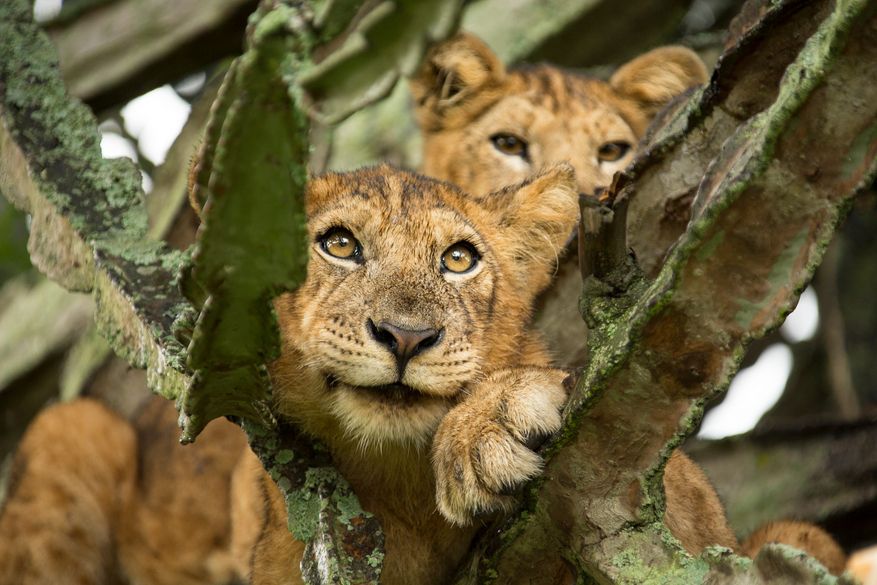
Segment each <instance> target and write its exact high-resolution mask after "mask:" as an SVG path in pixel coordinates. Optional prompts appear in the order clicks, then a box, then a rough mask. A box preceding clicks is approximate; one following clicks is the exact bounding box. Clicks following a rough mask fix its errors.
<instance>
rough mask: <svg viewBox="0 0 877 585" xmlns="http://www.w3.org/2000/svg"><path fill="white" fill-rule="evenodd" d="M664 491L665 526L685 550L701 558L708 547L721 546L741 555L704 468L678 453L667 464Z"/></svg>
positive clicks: (723, 510)
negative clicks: (701, 553) (701, 554)
mask: <svg viewBox="0 0 877 585" xmlns="http://www.w3.org/2000/svg"><path fill="white" fill-rule="evenodd" d="M664 492H665V493H666V495H667V511H666V513H665V514H664V524H665V525H666V526H667V528H669V529H670V532H671V533H672V534H673V536H675V537H676V538H678V539H679V541H680V542H681V543H682V546H683V547H684V548H685V550H687V551H688V552H689V553H691V554H693V555H699V554H700V552H701V551H702V550H703V549H704V548H705V547H707V546H712V545H715V544H718V545H720V546H724V547H727V548H730V549H731V550H733V551H734V552H739V549H740V545H739V543H738V542H737V537H736V536H735V535H734V531H733V530H731V526H730V524H728V518H727V516H726V515H725V509H724V507H722V503H721V502H720V501H719V496H718V495H717V494H716V490H715V489H714V488H713V485H712V484H711V483H710V481H709V479H707V477H706V475H704V473H703V471H702V470H701V469H700V467H698V466H697V464H696V463H695V462H694V461H692V460H691V459H689V458H688V456H687V455H685V454H684V453H682V452H681V451H674V452H673V455H671V456H670V460H669V461H667V467H666V468H665V469H664Z"/></svg>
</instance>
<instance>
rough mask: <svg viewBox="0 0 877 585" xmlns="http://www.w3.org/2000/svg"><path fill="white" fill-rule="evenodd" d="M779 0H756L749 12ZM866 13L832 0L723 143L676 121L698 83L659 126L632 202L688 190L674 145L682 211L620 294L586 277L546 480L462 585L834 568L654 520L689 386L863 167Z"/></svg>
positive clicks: (807, 247) (694, 578)
mask: <svg viewBox="0 0 877 585" xmlns="http://www.w3.org/2000/svg"><path fill="white" fill-rule="evenodd" d="M765 6H767V5H765ZM783 9H788V4H778V3H774V4H771V5H770V7H769V8H768V11H767V13H766V15H765V16H764V17H763V18H765V19H770V18H771V15H772V14H776V13H775V12H771V11H782V10H783ZM875 23H877V5H875V4H874V3H870V4H868V3H865V2H841V3H839V4H838V6H836V7H835V8H834V9H833V10H832V11H831V12H830V14H829V15H828V16H827V17H826V18H825V19H824V20H823V21H822V22H821V23H819V25H818V27H819V28H818V30H817V31H816V32H815V33H814V34H813V36H812V37H811V38H810V39H809V40H808V41H807V42H806V45H805V46H804V48H803V49H802V50H801V52H800V54H799V55H798V56H797V58H796V59H795V60H794V62H793V63H792V64H791V65H790V66H789V67H788V69H787V70H786V72H785V74H784V76H783V79H782V84H781V85H780V88H779V91H778V92H774V95H775V101H774V102H773V103H772V104H770V105H769V107H767V108H766V109H764V111H760V110H761V109H763V108H761V107H757V108H750V109H749V118H748V120H747V121H746V122H745V123H744V124H742V125H740V126H739V128H736V130H735V129H734V128H735V127H736V125H734V124H731V125H729V128H730V129H731V130H733V133H732V136H731V137H730V139H729V140H727V142H725V143H724V144H723V146H722V148H721V149H720V150H716V151H713V150H711V149H704V150H701V149H699V148H698V145H700V144H702V136H703V134H700V133H696V132H692V129H693V128H692V126H693V125H692V124H691V123H690V122H691V121H692V120H698V119H700V120H702V119H703V116H704V115H705V112H703V110H699V109H697V108H696V104H697V103H698V100H699V99H701V98H700V97H699V96H695V98H694V99H692V100H691V101H690V102H688V104H686V105H684V106H683V108H682V110H681V111H682V112H683V114H682V115H679V114H677V115H676V117H674V118H673V120H671V121H670V123H668V124H667V125H666V126H665V127H664V129H663V130H661V133H663V135H664V136H668V137H672V139H671V140H669V143H670V144H671V145H672V146H669V147H668V146H664V145H667V144H668V140H666V139H665V140H659V145H662V146H656V147H655V148H653V149H652V150H651V154H650V155H647V157H646V158H643V159H640V161H639V162H638V164H636V165H634V167H633V168H634V183H633V185H634V187H633V188H634V189H635V194H634V195H633V196H632V197H633V198H634V199H633V201H632V206H631V207H632V208H633V203H635V202H636V201H637V198H638V197H640V196H641V195H642V194H643V193H647V192H650V191H655V192H657V191H658V190H661V189H663V190H664V191H665V192H666V191H670V192H680V191H682V190H683V189H690V188H691V187H686V185H688V184H690V181H691V180H692V179H693V178H694V175H689V174H688V173H686V172H679V169H678V168H677V167H678V166H681V165H680V156H682V157H683V158H682V160H685V159H684V156H683V154H682V153H685V152H687V153H689V154H688V157H689V158H690V159H694V160H696V161H697V162H698V164H700V165H703V168H704V169H706V173H705V175H704V177H703V180H701V181H698V182H699V185H698V184H697V183H695V186H696V187H697V190H696V195H695V198H694V216H693V219H692V221H691V223H690V224H689V227H688V229H687V230H686V232H685V233H684V234H683V235H682V237H681V238H680V239H679V241H678V242H677V243H676V245H675V247H674V248H673V250H672V251H671V252H670V254H669V257H668V259H667V261H666V262H665V263H664V265H663V267H662V268H661V270H660V273H659V274H658V276H657V278H656V279H655V280H654V281H653V282H651V283H643V284H642V285H636V284H634V285H633V286H631V287H630V288H629V289H628V291H627V293H626V294H627V296H628V298H629V299H630V300H629V301H628V302H625V301H624V299H620V300H615V301H612V300H611V299H610V298H608V297H597V298H589V297H588V293H589V292H592V293H593V292H598V293H599V292H600V291H601V289H600V287H595V286H592V287H589V286H588V284H587V283H586V286H585V293H584V297H585V298H584V301H583V302H584V304H585V314H586V316H587V318H588V319H589V321H590V322H591V323H592V324H593V326H594V327H595V328H596V329H597V332H598V335H595V336H592V338H593V342H592V344H591V347H590V350H591V357H590V360H589V363H588V364H587V367H586V369H585V372H584V374H583V375H582V377H581V379H580V380H579V384H578V385H577V387H576V391H575V393H574V395H573V397H572V399H571V401H570V404H569V406H568V407H567V413H566V415H567V423H566V426H565V430H564V432H563V433H562V435H561V437H560V438H559V439H558V441H557V442H556V443H555V445H554V446H552V447H550V448H549V449H548V452H547V455H548V456H549V457H550V460H549V462H548V464H547V466H546V470H545V476H544V478H543V479H542V480H540V481H537V482H534V484H533V485H532V486H531V487H530V489H529V490H528V491H527V495H526V498H525V501H524V505H523V506H522V508H521V510H520V511H518V512H517V513H516V514H515V515H513V516H512V518H510V519H509V520H508V521H507V523H506V524H505V525H504V526H503V528H502V529H501V531H500V532H499V534H498V535H496V536H495V537H493V538H492V539H490V542H489V543H487V544H486V545H485V547H486V548H485V549H484V550H485V551H486V554H485V556H484V557H483V558H482V559H481V560H480V562H478V563H473V565H472V566H471V569H470V571H469V572H468V574H467V576H466V577H464V578H461V580H460V582H461V583H464V582H480V583H488V582H491V583H494V582H501V583H519V582H522V581H526V580H527V579H538V578H539V576H540V575H545V574H554V573H557V572H558V571H560V570H561V569H562V566H563V564H564V563H566V564H568V565H571V566H572V567H574V569H575V571H576V572H577V573H578V574H579V575H589V576H590V577H591V578H594V579H596V580H598V581H600V582H604V581H611V582H640V581H641V580H642V579H643V578H646V577H648V578H655V579H657V578H662V579H666V580H667V582H675V581H677V580H678V581H679V582H700V581H702V580H703V579H706V578H708V579H710V581H711V582H718V583H723V582H750V583H760V582H765V581H764V580H763V579H764V576H763V571H764V570H765V569H766V567H767V566H768V565H773V566H774V569H777V568H778V569H779V570H780V571H781V572H785V573H786V574H788V575H789V576H797V577H799V578H803V577H804V575H808V574H809V575H810V577H808V578H809V579H814V580H816V581H818V582H831V581H832V580H833V579H832V578H831V577H830V576H828V575H827V573H826V572H825V571H824V569H822V568H820V567H818V566H813V565H810V564H808V563H802V562H801V561H799V560H796V557H795V555H794V554H793V553H792V552H791V549H786V548H783V547H769V548H768V549H767V550H766V551H765V552H763V553H762V555H760V556H759V558H758V559H757V560H756V562H755V563H752V564H750V563H749V561H746V560H740V559H736V560H735V559H734V558H733V557H729V556H728V553H727V552H721V551H716V550H711V549H707V551H705V552H704V554H703V555H702V556H701V557H700V558H699V559H697V560H694V559H691V558H690V557H687V555H685V554H684V553H683V552H682V551H681V549H680V548H679V546H678V543H675V542H674V539H672V538H669V535H668V533H667V532H666V530H665V529H664V528H663V526H662V525H661V524H658V523H657V521H658V520H659V519H660V518H661V516H662V514H663V506H664V497H663V490H662V482H661V470H662V468H663V464H664V462H665V461H666V459H667V457H669V455H670V453H671V452H672V449H673V448H674V447H675V446H677V445H678V444H679V442H680V441H681V440H682V438H683V437H684V436H685V434H687V432H689V431H690V430H691V428H692V427H693V425H694V424H695V422H696V421H697V420H698V418H699V416H700V414H701V409H702V404H703V401H704V399H705V398H707V397H709V396H712V395H714V394H715V393H716V392H719V391H721V390H722V389H724V388H725V387H726V386H727V384H728V381H729V379H730V377H731V376H732V375H733V373H734V372H735V371H736V369H737V366H738V364H739V360H740V358H741V357H742V354H743V352H744V351H745V347H746V345H747V344H748V343H749V341H751V339H753V338H754V337H758V336H761V335H763V334H764V333H765V332H766V331H769V330H770V329H771V328H773V327H775V326H776V325H777V324H778V323H779V322H780V321H781V319H782V317H783V316H784V315H785V314H786V313H788V312H789V311H790V310H791V308H792V307H793V306H794V303H795V301H796V299H797V295H798V294H799V292H800V290H801V289H802V288H803V286H804V285H805V284H806V283H807V281H808V280H809V278H810V277H811V275H812V272H813V270H814V268H815V266H816V264H818V262H819V260H820V259H821V256H822V254H823V252H824V249H825V246H826V245H827V242H828V240H829V238H830V236H831V234H832V233H833V231H834V229H835V228H836V226H837V224H838V222H839V221H840V219H841V218H842V217H843V214H844V213H845V211H846V209H847V208H848V207H849V204H850V197H851V196H852V195H853V194H854V193H855V192H856V191H857V190H859V189H862V188H864V187H866V186H867V185H868V184H869V182H870V180H871V179H872V178H873V176H874V172H875V156H877V79H875V78H874V76H873V75H870V74H869V73H867V70H868V68H869V67H871V65H867V64H873V63H874V62H875V60H877V43H875V39H874V34H875V30H877V29H875ZM782 31H783V27H775V26H767V25H763V26H762V25H761V24H756V25H755V26H753V27H752V28H751V29H750V30H749V34H750V35H752V36H750V37H748V38H749V39H750V42H752V41H754V40H756V39H757V40H759V41H760V44H762V46H763V45H765V44H770V43H776V42H779V39H776V35H781V34H782ZM776 55H777V53H776V52H774V53H773V54H772V55H771V58H773V59H776V58H777V57H776ZM737 61H738V65H737V68H736V69H735V71H736V73H737V76H738V79H737V80H736V83H735V84H733V85H732V86H729V88H728V89H729V90H730V93H731V94H734V93H735V92H738V91H742V88H745V87H747V84H748V83H751V82H752V81H753V80H752V79H750V78H748V77H747V76H746V73H748V72H749V73H754V74H756V78H757V77H758V74H760V69H752V70H750V69H749V68H748V67H746V66H745V65H744V63H742V61H745V59H744V58H743V55H740V56H739V57H737ZM724 62H725V63H727V61H724ZM750 63H751V61H750ZM721 74H722V65H720V67H719V70H718V72H717V73H716V76H721ZM715 79H716V77H714V81H715ZM738 95H739V96H740V97H739V98H738V99H740V98H743V96H744V95H746V94H743V93H740V94H738ZM701 96H703V94H701ZM741 105H742V104H741ZM738 111H742V110H740V109H738ZM707 115H710V114H708V113H707ZM712 115H713V116H717V117H723V114H720V113H719V112H717V111H714V112H713V113H712ZM674 124H675V125H674ZM718 125H719V124H716V126H718ZM668 148H669V149H675V150H676V151H677V153H678V154H677V155H676V156H675V157H671V156H667V155H668ZM698 153H699V155H700V156H697V154H698ZM642 169H648V170H649V172H648V173H646V172H643V171H642ZM814 169H815V170H816V171H815V172H814ZM674 171H675V172H674ZM689 171H690V167H689ZM632 210H633V209H631V211H632ZM626 304H628V305H630V308H626V307H625V305H626ZM558 551H561V552H558Z"/></svg>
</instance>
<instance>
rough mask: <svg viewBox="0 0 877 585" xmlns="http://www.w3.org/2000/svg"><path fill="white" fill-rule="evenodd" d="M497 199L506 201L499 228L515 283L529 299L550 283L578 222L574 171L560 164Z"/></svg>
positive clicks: (510, 189)
mask: <svg viewBox="0 0 877 585" xmlns="http://www.w3.org/2000/svg"><path fill="white" fill-rule="evenodd" d="M497 196H500V197H507V198H508V199H506V200H507V201H508V206H507V207H506V208H505V211H504V212H503V213H502V215H501V219H500V225H501V226H502V227H504V228H506V233H507V234H508V237H509V240H508V241H509V247H510V249H511V251H512V253H513V255H514V257H513V270H514V272H515V277H516V280H517V282H518V283H519V286H520V287H521V288H522V289H523V290H522V292H524V293H525V294H528V295H531V296H530V297H529V298H530V299H532V298H533V297H535V296H536V295H537V294H538V293H539V292H540V291H542V289H544V288H545V287H546V286H548V283H549V282H551V276H552V275H553V274H554V269H555V267H556V266H557V261H558V259H559V258H560V255H561V253H562V252H563V248H564V245H565V244H566V243H567V241H568V240H569V237H570V234H572V230H573V227H574V226H575V225H576V223H577V222H578V218H579V203H578V202H579V196H578V190H577V188H576V176H575V171H574V170H573V168H572V167H571V166H569V165H568V164H565V163H564V164H560V165H558V166H556V167H554V168H552V169H550V170H548V171H546V172H544V173H542V174H540V175H538V176H537V177H535V178H533V179H531V180H529V181H527V182H526V183H524V184H523V185H520V186H517V187H509V188H508V189H506V190H504V191H503V192H502V193H499V194H497Z"/></svg>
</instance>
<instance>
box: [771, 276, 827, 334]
mask: <svg viewBox="0 0 877 585" xmlns="http://www.w3.org/2000/svg"><path fill="white" fill-rule="evenodd" d="M817 329H819V303H818V302H817V300H816V293H815V292H813V289H812V288H810V287H807V288H806V289H805V290H804V292H803V293H801V298H800V299H799V300H798V306H797V307H795V310H794V311H792V313H791V314H790V315H789V316H788V317H786V322H785V323H783V324H782V326H781V327H780V335H782V336H783V339H785V340H786V341H788V342H789V343H799V342H801V341H807V340H808V339H811V338H812V337H813V336H814V335H816V330H817Z"/></svg>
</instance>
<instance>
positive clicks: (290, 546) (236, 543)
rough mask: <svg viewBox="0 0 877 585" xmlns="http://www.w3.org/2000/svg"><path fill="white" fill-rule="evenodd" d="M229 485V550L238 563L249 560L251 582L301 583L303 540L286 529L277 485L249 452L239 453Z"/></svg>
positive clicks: (273, 584) (283, 504) (255, 584)
mask: <svg viewBox="0 0 877 585" xmlns="http://www.w3.org/2000/svg"><path fill="white" fill-rule="evenodd" d="M232 485H233V487H232V523H233V529H234V534H233V536H232V550H233V551H237V553H238V562H239V563H247V562H248V563H249V564H250V568H251V575H250V583H251V584H252V585H303V584H304V581H303V580H302V578H301V568H300V566H301V558H302V555H303V553H304V543H302V542H300V541H298V540H296V539H295V537H293V536H292V533H290V532H289V529H288V528H287V526H286V502H285V500H284V499H283V495H282V494H281V493H280V488H278V487H277V484H275V483H274V481H273V480H272V479H271V477H270V476H269V475H268V474H267V473H266V472H265V470H264V469H263V468H262V465H261V463H259V460H258V459H257V458H256V456H255V455H253V454H252V452H250V453H248V454H246V455H244V456H243V457H242V459H241V462H240V463H239V465H238V467H237V469H236V470H235V479H234V480H233V484H232ZM251 545H254V546H253V548H252V549H250V550H248V547H250V546H251ZM250 551H251V552H250Z"/></svg>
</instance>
